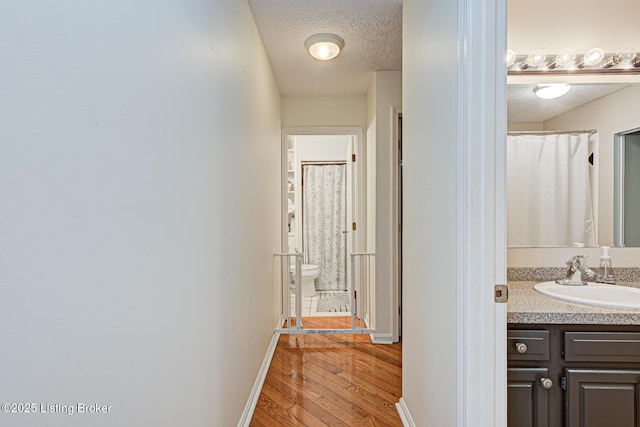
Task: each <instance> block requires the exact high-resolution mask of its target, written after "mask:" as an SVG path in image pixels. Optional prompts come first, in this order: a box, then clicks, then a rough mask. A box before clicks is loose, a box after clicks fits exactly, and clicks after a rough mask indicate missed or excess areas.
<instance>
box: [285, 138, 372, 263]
mask: <svg viewBox="0 0 640 427" xmlns="http://www.w3.org/2000/svg"><path fill="white" fill-rule="evenodd" d="M295 135H347V136H351V137H352V144H351V146H352V150H353V153H352V154H354V155H355V156H356V160H357V161H356V162H355V163H352V167H354V168H355V169H354V171H353V177H354V182H353V183H354V187H353V190H354V194H353V198H354V200H355V203H354V204H353V218H354V221H355V222H356V224H357V227H356V230H355V231H353V232H352V234H351V240H352V245H351V247H352V249H353V251H354V252H359V251H362V248H364V247H365V245H364V244H365V240H364V239H365V236H366V233H365V232H364V231H365V230H366V223H365V218H364V212H365V209H364V201H365V199H364V195H365V188H366V187H365V185H366V181H365V175H364V167H363V163H364V162H362V158H361V153H364V140H363V137H362V135H363V130H362V128H361V127H356V126H336V127H327V126H285V127H283V128H282V136H281V167H280V170H281V175H282V176H281V186H282V188H281V194H282V199H281V215H280V217H281V235H282V241H281V249H282V252H286V251H287V248H288V232H287V216H286V215H285V212H287V187H286V185H287V168H286V167H285V166H286V164H287V138H288V137H289V136H295ZM347 261H348V260H347ZM348 265H349V263H348V262H347V266H348Z"/></svg>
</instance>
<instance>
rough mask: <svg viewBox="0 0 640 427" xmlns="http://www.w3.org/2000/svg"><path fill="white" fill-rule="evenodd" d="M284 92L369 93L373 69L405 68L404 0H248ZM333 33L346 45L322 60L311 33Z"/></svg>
mask: <svg viewBox="0 0 640 427" xmlns="http://www.w3.org/2000/svg"><path fill="white" fill-rule="evenodd" d="M249 5H250V7H251V10H252V12H253V16H254V18H255V21H256V25H257V27H258V31H259V32H260V37H261V38H262V42H263V43H264V47H265V49H266V51H267V55H268V56H269V60H270V61H271V65H272V67H273V71H274V74H275V76H276V80H277V82H278V86H279V87H280V91H281V93H282V95H284V96H292V95H365V94H366V93H367V89H368V87H369V83H370V81H371V76H372V72H373V71H389V70H400V69H401V68H402V0H366V1H362V0H249ZM316 33H334V34H337V35H339V36H340V37H342V38H343V39H344V41H345V46H344V49H343V51H342V53H341V54H340V56H338V57H337V58H336V59H334V60H331V61H326V62H322V61H318V60H315V59H313V58H312V57H311V56H310V55H309V53H308V52H307V51H306V50H305V48H304V41H305V40H306V39H307V37H309V36H311V35H313V34H316Z"/></svg>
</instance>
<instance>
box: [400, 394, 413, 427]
mask: <svg viewBox="0 0 640 427" xmlns="http://www.w3.org/2000/svg"><path fill="white" fill-rule="evenodd" d="M396 409H397V410H398V414H399V415H400V419H401V420H402V425H403V426H404V427H416V423H414V422H413V418H411V412H409V408H407V404H406V402H405V401H404V399H403V398H400V401H399V402H398V403H396Z"/></svg>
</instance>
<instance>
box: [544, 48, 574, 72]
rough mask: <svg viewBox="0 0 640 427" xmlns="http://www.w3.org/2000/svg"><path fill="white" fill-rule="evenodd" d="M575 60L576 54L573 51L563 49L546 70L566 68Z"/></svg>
mask: <svg viewBox="0 0 640 427" xmlns="http://www.w3.org/2000/svg"><path fill="white" fill-rule="evenodd" d="M575 59H576V53H575V52H574V51H573V50H571V49H563V50H561V51H560V52H559V53H558V54H557V55H556V58H555V59H554V60H553V61H551V63H550V64H549V66H548V67H547V68H549V69H550V70H553V69H554V68H558V67H567V66H568V65H571V63H572V62H573V61H575Z"/></svg>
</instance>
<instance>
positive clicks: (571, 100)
mask: <svg viewBox="0 0 640 427" xmlns="http://www.w3.org/2000/svg"><path fill="white" fill-rule="evenodd" d="M535 86H536V84H535V83H534V82H533V81H529V82H523V81H518V82H517V83H510V84H509V85H508V90H507V105H508V115H507V118H508V131H509V132H517V134H515V135H518V136H519V135H523V134H527V133H530V132H531V133H532V134H533V135H536V134H537V135H540V134H539V132H541V131H553V134H557V133H564V132H570V133H571V134H572V135H574V134H576V135H577V134H578V133H580V132H574V131H590V130H596V131H597V135H598V142H597V144H596V145H595V146H594V145H593V144H591V146H588V143H587V148H586V149H587V150H589V153H588V154H589V155H588V156H587V157H588V158H589V160H590V162H591V163H593V164H592V165H591V164H590V165H589V166H588V167H585V168H583V169H584V170H587V171H588V172H587V173H588V174H589V175H588V177H587V178H586V181H587V183H588V184H589V185H590V186H591V188H590V189H589V190H587V192H588V193H589V195H588V196H587V197H586V199H589V198H590V199H591V200H590V203H591V206H592V208H591V209H592V211H593V215H592V216H591V219H590V220H586V222H589V221H592V222H593V223H592V224H584V227H583V228H584V229H589V228H592V233H593V237H594V238H593V240H589V239H588V238H587V237H585V238H584V239H578V238H575V237H572V236H575V234H572V233H571V232H569V231H567V232H566V233H565V232H564V231H563V230H554V231H553V235H554V237H557V235H562V238H558V239H551V240H550V241H542V242H541V241H539V240H535V239H534V240H530V241H523V240H518V241H517V242H515V243H514V242H513V241H511V242H509V246H510V247H566V246H573V245H574V243H577V244H580V243H585V242H586V243H585V245H586V246H599V245H608V246H614V245H616V246H622V245H623V244H624V246H640V241H638V240H635V239H628V241H627V242H622V241H621V240H620V239H619V238H617V237H616V238H615V239H614V217H615V222H616V224H618V225H617V226H616V233H617V230H618V229H620V228H622V229H624V228H626V229H628V230H629V229H633V227H624V225H625V220H626V221H627V222H629V221H635V222H638V221H639V220H640V218H638V217H634V216H633V214H628V215H627V216H626V217H625V216H624V215H620V214H619V211H620V210H619V209H617V210H616V211H615V212H614V195H615V194H625V193H624V189H623V190H621V189H620V188H619V187H620V183H621V182H622V181H621V179H614V164H618V165H619V164H625V159H624V153H625V150H618V151H620V152H618V151H616V155H617V156H618V157H619V159H617V161H615V162H614V148H615V147H616V144H618V145H619V144H620V143H619V142H616V141H617V140H619V139H620V135H624V134H631V132H633V131H634V130H635V131H637V130H638V129H640V102H638V100H640V83H638V82H632V81H623V82H618V83H616V82H612V81H610V79H609V81H608V82H606V83H601V82H597V81H593V82H592V83H578V84H575V83H574V84H572V85H571V90H570V91H569V92H568V93H567V94H566V95H564V96H562V97H560V98H556V99H548V100H547V99H539V98H537V97H536V96H535V94H534V91H533V89H534V87H535ZM623 139H624V138H623ZM630 139H633V138H630V137H627V140H630ZM634 140H635V139H634ZM510 144H511V142H508V145H507V151H508V153H509V152H510V151H511V150H512V149H511V148H510ZM543 144H544V143H543ZM548 145H549V143H547V146H548ZM575 146H576V145H575V144H574V146H573V147H574V148H569V151H570V152H571V153H572V154H575V153H574V151H575ZM633 148H635V146H634V147H633ZM633 148H632V149H630V150H627V151H630V152H632V153H635V150H634V149H633ZM554 149H555V148H554ZM572 150H573V151H572ZM540 153H541V151H538V152H537V155H538V158H537V159H539V158H540V155H541V154H540ZM583 155H584V153H582V154H580V156H583ZM509 156H510V154H508V157H509ZM583 157H584V156H583ZM629 161H630V160H628V161H627V163H626V164H627V167H626V169H627V171H632V170H633V168H630V167H629ZM621 162H622V163H621ZM638 162H639V163H637V164H636V163H633V164H634V165H635V168H636V169H638V170H640V169H639V168H640V159H638ZM529 163H531V162H529ZM582 163H584V162H582ZM584 164H586V163H584ZM563 165H564V163H562V164H561V165H560V166H558V165H556V166H555V168H556V172H545V173H544V174H543V175H545V176H548V175H549V174H554V175H557V174H560V175H562V174H564V173H565V172H566V170H565V169H567V168H568V166H563ZM510 166H512V165H511V164H510V165H508V166H507V169H508V170H509V167H510ZM518 169H521V168H518ZM558 171H559V172H558ZM579 173H580V174H582V173H583V172H582V170H581V171H580V172H579ZM634 179H637V178H635V177H629V178H628V179H627V181H626V185H625V187H626V191H627V193H629V191H632V194H635V192H637V188H638V187H637V186H638V185H640V182H636V183H635V184H633V183H632V182H633V181H632V180H634ZM534 180H535V181H536V182H537V183H538V184H539V185H547V186H548V185H550V184H549V183H548V182H547V184H542V183H541V182H538V181H540V180H539V179H538V178H535V179H534ZM630 180H631V181H630ZM614 184H615V185H614ZM508 185H509V183H508ZM535 185H536V184H535V183H534V182H528V183H527V185H523V184H518V187H517V190H515V191H514V190H510V191H509V193H510V194H513V193H522V192H528V191H534V190H535ZM552 185H553V184H552ZM525 187H530V188H525ZM557 188H558V189H559V188H560V186H559V184H558V187H557ZM579 188H581V189H580V190H574V189H569V190H565V191H564V193H565V194H564V195H562V194H559V193H560V192H561V191H560V190H558V191H556V192H555V193H554V194H553V195H552V196H547V199H545V200H548V202H542V203H541V202H538V203H535V206H538V207H540V205H546V204H552V202H553V203H555V204H556V206H560V205H562V204H563V203H564V205H568V207H569V208H570V209H573V210H585V209H587V210H588V209H589V207H588V205H587V206H582V205H579V203H583V202H584V200H583V199H585V197H581V198H580V201H576V200H575V199H569V198H568V197H567V195H568V194H571V195H575V194H576V193H578V194H581V193H582V192H583V191H584V189H582V187H579ZM632 189H633V190H635V192H633V190H632ZM621 191H622V193H621ZM518 195H519V196H521V195H520V194H518ZM509 197H511V196H509ZM561 197H562V198H561ZM550 198H551V199H554V200H551V199H550ZM630 199H631V196H628V197H627V200H628V201H629V200H630ZM508 203H509V202H508ZM512 203H513V202H512ZM515 203H523V202H522V200H520V201H518V202H515ZM633 203H635V201H634V202H633ZM617 204H620V203H619V202H617ZM516 206H517V205H516ZM621 206H622V205H621ZM542 208H544V206H542ZM553 209H556V208H553ZM623 209H624V208H623ZM514 210H515V209H510V210H509V211H508V223H509V224H510V225H509V227H510V228H509V229H511V225H513V224H515V223H518V222H521V221H522V220H523V219H524V218H523V216H522V215H521V214H516V215H512V212H513V211H514ZM614 213H615V215H614ZM587 217H588V216H587ZM555 222H562V221H560V220H559V219H558V221H555ZM508 238H509V233H508ZM509 240H512V239H510V238H509Z"/></svg>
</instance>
